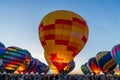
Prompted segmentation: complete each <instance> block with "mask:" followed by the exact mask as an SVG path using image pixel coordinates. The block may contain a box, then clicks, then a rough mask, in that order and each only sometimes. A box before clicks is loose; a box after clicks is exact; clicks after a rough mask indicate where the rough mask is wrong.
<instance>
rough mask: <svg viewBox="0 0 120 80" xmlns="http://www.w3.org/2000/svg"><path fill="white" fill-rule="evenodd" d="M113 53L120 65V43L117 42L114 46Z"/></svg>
mask: <svg viewBox="0 0 120 80" xmlns="http://www.w3.org/2000/svg"><path fill="white" fill-rule="evenodd" d="M111 54H112V57H113V59H114V60H115V62H116V63H117V64H118V65H119V66H120V44H117V45H115V46H114V47H113V48H112V53H111Z"/></svg>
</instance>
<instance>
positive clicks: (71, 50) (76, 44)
mask: <svg viewBox="0 0 120 80" xmlns="http://www.w3.org/2000/svg"><path fill="white" fill-rule="evenodd" d="M38 33H39V38H40V41H41V44H42V46H43V48H44V50H45V52H46V54H47V55H48V57H49V58H50V60H51V62H52V63H53V65H54V66H56V68H57V70H58V72H60V71H61V70H62V69H63V68H64V67H65V66H66V65H67V64H68V63H69V62H70V61H71V60H72V59H73V58H74V57H75V56H76V55H77V54H78V53H79V52H80V51H81V50H82V48H83V47H84V46H85V44H86V42H87V39H88V33H89V31H88V26H87V23H86V21H85V20H84V19H83V18H82V17H81V16H79V15H78V14H76V13H74V12H71V11H67V10H57V11H53V12H51V13H49V14H47V15H46V16H45V17H44V18H43V19H42V21H41V23H40V25H39V32H38Z"/></svg>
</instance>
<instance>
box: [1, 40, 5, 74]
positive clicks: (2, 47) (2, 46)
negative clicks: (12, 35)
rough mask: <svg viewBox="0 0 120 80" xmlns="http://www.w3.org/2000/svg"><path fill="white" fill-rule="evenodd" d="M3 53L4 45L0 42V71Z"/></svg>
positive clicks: (2, 64)
mask: <svg viewBox="0 0 120 80" xmlns="http://www.w3.org/2000/svg"><path fill="white" fill-rule="evenodd" d="M4 53H5V45H4V44H3V43H1V42H0V72H4V63H3V56H4Z"/></svg>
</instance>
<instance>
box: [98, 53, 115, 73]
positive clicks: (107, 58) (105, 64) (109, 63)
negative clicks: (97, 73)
mask: <svg viewBox="0 0 120 80" xmlns="http://www.w3.org/2000/svg"><path fill="white" fill-rule="evenodd" d="M96 60H97V63H98V66H99V67H100V69H101V70H102V72H103V73H105V74H107V73H110V72H111V71H113V70H114V68H115V67H116V63H115V61H114V60H113V59H112V56H111V52H110V51H101V52H99V53H98V54H97V55H96Z"/></svg>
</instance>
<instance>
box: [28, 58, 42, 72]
mask: <svg viewBox="0 0 120 80" xmlns="http://www.w3.org/2000/svg"><path fill="white" fill-rule="evenodd" d="M39 64H40V63H39V60H38V59H36V58H32V60H31V62H30V65H29V66H28V68H27V71H26V72H28V73H31V72H33V73H34V74H35V73H37V71H36V68H37V66H38V65H39Z"/></svg>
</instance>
